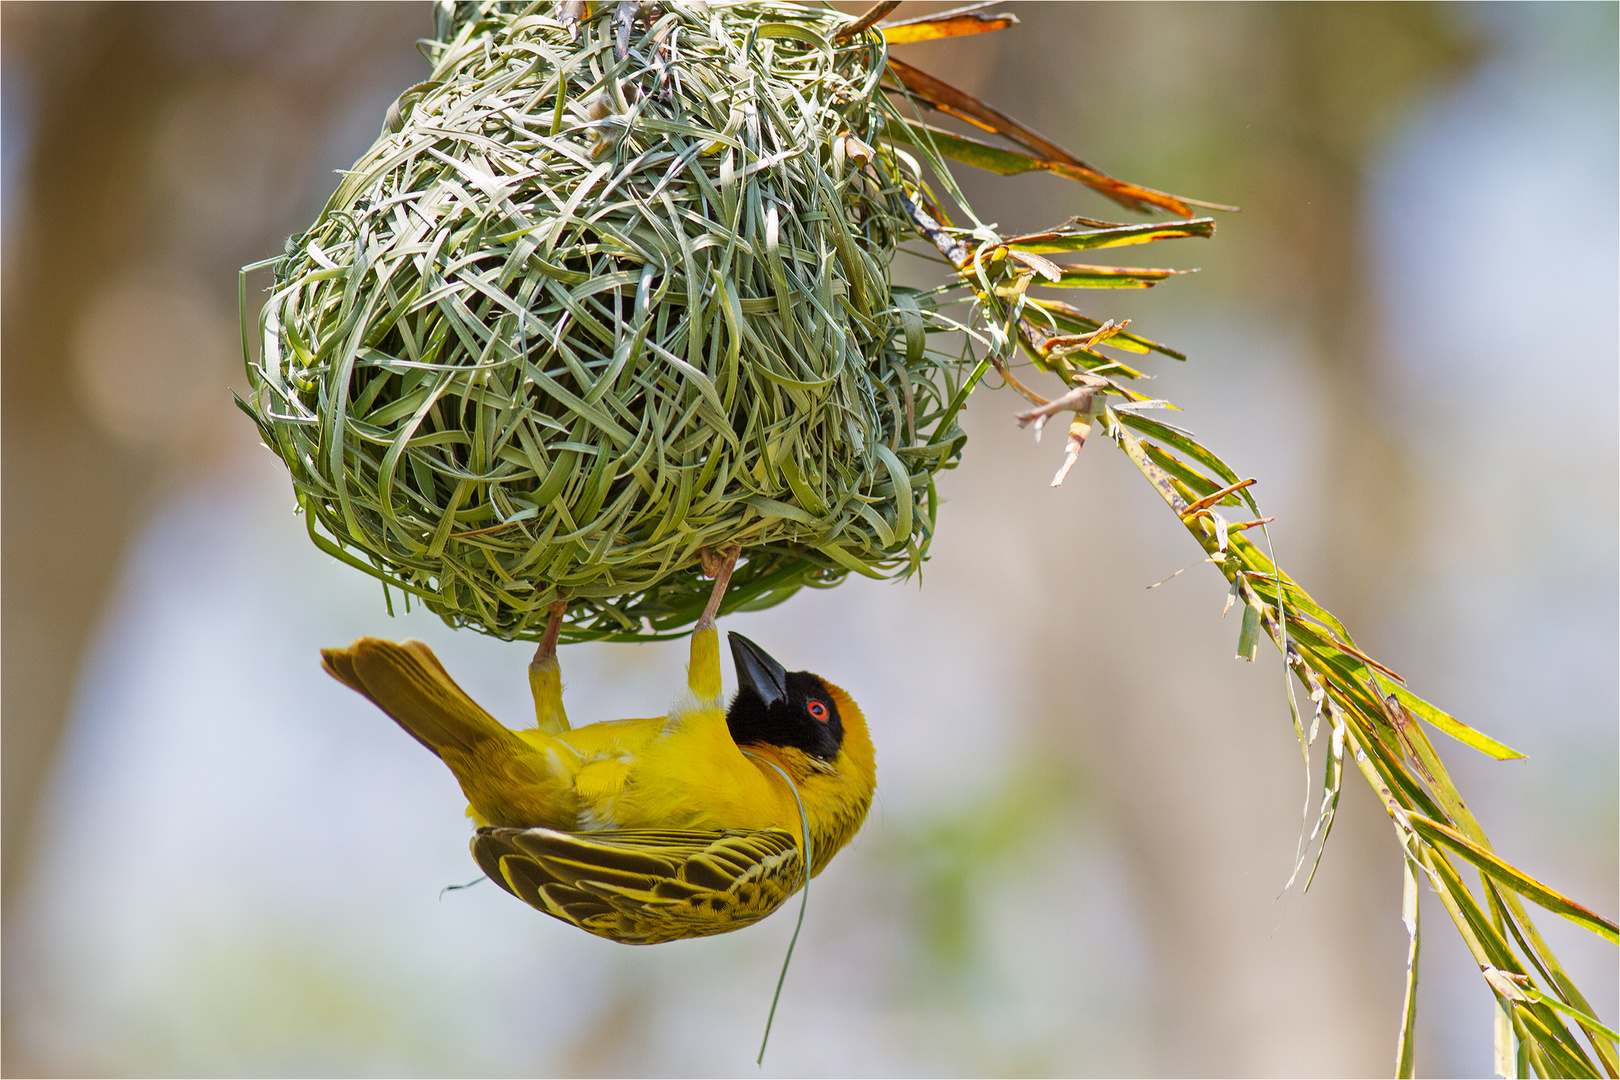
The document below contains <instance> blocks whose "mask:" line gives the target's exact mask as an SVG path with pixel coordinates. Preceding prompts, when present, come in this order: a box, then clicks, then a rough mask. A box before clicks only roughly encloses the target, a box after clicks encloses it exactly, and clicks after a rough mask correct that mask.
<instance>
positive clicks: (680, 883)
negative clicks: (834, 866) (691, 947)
mask: <svg viewBox="0 0 1620 1080" xmlns="http://www.w3.org/2000/svg"><path fill="white" fill-rule="evenodd" d="M472 848H473V857H474V858H476V859H477V860H478V865H479V866H481V867H482V868H483V870H484V873H486V874H488V875H489V877H490V879H491V880H493V881H494V882H495V883H496V884H497V885H500V886H501V887H502V888H504V889H506V890H507V891H508V892H510V893H511V894H512V895H514V896H516V897H517V898H518V899H520V900H523V901H524V902H525V903H528V904H530V905H531V906H533V907H535V908H538V909H539V910H541V911H544V912H545V913H546V914H548V915H552V916H555V917H556V918H559V919H562V920H563V921H564V922H569V923H573V924H574V925H575V926H578V927H580V928H581V929H583V930H588V931H590V932H591V933H593V934H597V935H599V936H601V937H605V938H610V939H612V940H614V941H620V942H624V943H626V944H631V945H644V944H652V943H654V942H660V941H673V940H675V939H677V938H687V937H702V936H705V935H708V934H720V933H724V932H726V931H728V930H735V929H738V928H739V927H743V926H747V925H748V924H750V923H753V922H756V921H758V920H759V919H762V918H764V917H765V916H766V915H769V914H770V913H771V912H772V911H775V910H776V909H777V908H778V907H780V906H781V904H782V902H783V901H784V900H786V899H787V898H788V897H789V896H791V895H792V894H793V893H794V892H795V891H796V890H797V889H798V888H799V886H800V885H801V884H802V881H803V873H804V871H803V863H802V862H801V861H800V859H799V846H798V842H797V839H796V838H795V837H794V836H793V834H792V833H789V832H786V831H784V830H781V829H758V830H729V831H725V832H718V831H716V832H693V831H680V830H667V829H636V830H620V831H611V832H592V833H573V832H559V831H557V830H554V829H514V828H500V827H486V828H482V829H479V830H478V833H477V835H476V836H475V837H474V838H473V843H472Z"/></svg>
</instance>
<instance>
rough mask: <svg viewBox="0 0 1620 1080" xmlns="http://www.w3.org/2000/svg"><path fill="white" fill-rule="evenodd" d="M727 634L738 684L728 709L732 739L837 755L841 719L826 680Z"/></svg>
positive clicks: (741, 743)
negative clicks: (784, 665)
mask: <svg viewBox="0 0 1620 1080" xmlns="http://www.w3.org/2000/svg"><path fill="white" fill-rule="evenodd" d="M726 636H727V637H728V638H729V639H730V641H731V658H732V659H733V660H735V661H736V662H737V682H738V683H739V688H738V690H737V696H736V697H734V698H732V699H731V708H729V709H727V710H726V727H728V728H730V729H731V741H732V742H734V743H736V744H737V745H738V746H746V745H748V744H749V743H767V744H769V745H771V746H796V747H798V748H799V749H800V750H803V751H804V752H805V753H807V754H812V755H814V756H816V757H818V758H821V759H822V760H823V761H831V760H833V759H834V758H836V757H837V756H838V748H839V747H840V746H842V745H843V744H844V722H843V719H842V718H841V717H840V716H839V715H838V705H837V704H836V703H835V702H834V701H833V696H832V694H831V693H830V692H828V690H827V684H826V683H824V682H822V681H821V679H820V678H819V677H818V676H815V675H812V674H810V673H809V672H808V671H784V670H783V669H782V665H781V664H778V663H777V662H776V661H775V660H773V659H772V658H771V656H770V654H769V653H767V652H766V651H765V650H764V649H762V648H760V647H759V646H758V645H755V644H754V643H753V642H752V641H749V640H748V639H747V638H745V637H743V636H742V635H741V634H727V635H726Z"/></svg>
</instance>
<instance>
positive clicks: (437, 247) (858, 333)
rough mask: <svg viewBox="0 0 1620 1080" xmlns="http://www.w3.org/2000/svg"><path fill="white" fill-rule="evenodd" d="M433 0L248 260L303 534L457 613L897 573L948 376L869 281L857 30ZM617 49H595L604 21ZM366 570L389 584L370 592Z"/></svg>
mask: <svg viewBox="0 0 1620 1080" xmlns="http://www.w3.org/2000/svg"><path fill="white" fill-rule="evenodd" d="M599 8H600V9H605V10H602V14H601V16H600V17H597V18H591V19H586V20H584V21H579V22H572V21H565V16H564V13H563V12H562V11H560V10H559V9H558V8H556V7H554V6H551V5H546V4H532V5H500V4H483V5H467V4H462V5H459V6H456V7H451V6H448V5H446V6H444V7H441V9H440V28H441V32H440V35H439V40H437V41H436V42H434V43H432V45H431V51H432V56H433V59H434V69H433V74H432V77H431V78H430V79H429V80H428V81H427V82H424V83H422V84H420V85H419V86H416V87H413V88H412V89H411V90H410V91H407V92H406V94H405V95H404V96H403V97H402V98H401V99H400V101H399V102H398V103H397V104H396V105H395V106H394V108H393V109H392V110H391V111H390V113H389V123H388V130H386V131H384V133H383V134H382V136H381V137H380V138H379V139H378V141H377V143H376V144H375V145H374V146H373V147H372V148H371V150H370V151H369V152H368V153H367V154H366V155H365V156H364V157H363V158H362V159H361V160H360V161H359V162H358V163H357V164H356V165H355V166H354V168H353V169H352V170H351V171H350V172H349V173H348V174H347V175H346V177H345V179H344V180H343V182H342V184H341V185H340V186H339V188H338V190H337V192H336V194H334V195H333V196H332V199H331V201H330V202H329V203H328V204H327V207H326V209H325V210H324V211H323V212H322V213H321V216H320V218H319V219H318V220H317V221H316V222H315V224H314V226H313V227H311V228H310V230H309V231H308V232H306V233H304V234H303V235H301V236H297V237H294V238H293V239H292V240H291V241H289V244H288V248H287V253H286V254H285V255H284V256H282V257H281V258H280V259H278V260H276V261H275V262H274V264H273V265H274V269H275V285H274V288H273V290H272V295H271V297H270V299H269V301H268V303H267V304H266V305H265V307H264V310H263V313H262V315H261V316H260V327H261V331H262V334H261V337H262V341H263V346H262V355H261V358H260V359H259V360H258V361H257V362H256V363H255V362H253V361H252V360H251V359H250V362H249V376H250V380H251V385H252V388H253V394H252V403H251V405H250V407H249V411H250V412H251V413H252V414H253V416H254V418H255V420H256V421H257V422H258V424H259V427H260V430H261V432H262V433H263V436H264V440H265V442H266V444H267V445H269V446H270V447H271V448H272V449H273V450H275V452H276V453H277V454H279V455H280V456H281V458H282V459H283V460H284V461H285V462H286V463H287V466H288V467H289V468H290V469H291V471H292V476H293V482H294V485H295V487H296V489H297V494H298V500H299V503H300V505H301V506H302V508H303V510H304V512H305V513H306V515H307V517H308V521H309V528H310V534H311V536H312V537H313V538H314V539H315V542H316V543H317V544H319V545H320V546H321V547H322V548H323V549H325V550H327V551H328V552H330V553H331V554H333V555H336V556H338V557H339V558H342V559H344V560H345V561H347V562H349V563H351V564H352V565H355V566H358V567H360V568H361V569H364V570H366V571H367V572H368V573H371V574H374V575H376V576H377V577H379V578H381V579H382V580H383V581H384V582H385V583H386V584H387V585H394V586H397V587H399V588H400V589H401V590H403V591H404V593H405V594H407V596H408V597H409V596H415V597H418V598H420V600H421V601H422V602H424V603H425V604H426V605H427V607H428V608H430V609H431V610H433V611H435V612H437V613H438V614H439V615H441V616H442V617H443V618H444V619H445V620H446V621H447V622H450V623H451V624H453V625H458V626H460V625H468V626H473V627H476V628H478V629H480V630H483V631H486V632H488V633H492V634H495V635H497V636H500V637H503V638H535V637H538V636H539V634H540V632H541V631H542V630H543V628H544V625H545V620H546V615H547V608H548V605H549V604H550V603H551V602H552V601H554V600H556V599H559V598H563V599H566V600H567V601H568V602H569V609H568V621H567V623H566V624H565V635H566V636H568V637H570V638H574V639H579V638H591V637H603V638H618V639H621V640H623V639H636V638H644V637H648V636H660V635H662V634H667V633H672V632H675V631H678V630H679V629H681V628H682V627H684V626H686V625H687V624H689V623H691V622H692V621H693V620H695V619H696V617H697V615H698V613H699V611H700V610H701V607H702V603H703V600H704V598H705V596H706V595H707V592H708V588H709V585H708V582H706V581H704V580H702V579H701V578H700V576H699V573H698V570H697V567H698V563H699V553H700V551H701V549H702V548H704V547H706V546H707V547H712V548H721V547H724V546H727V545H731V544H739V545H741V546H742V549H743V556H744V559H745V560H746V561H745V563H744V565H742V566H740V567H739V569H738V571H737V574H736V576H735V578H734V579H733V588H732V591H731V594H730V603H728V605H727V610H737V609H748V608H760V607H765V606H768V605H770V604H774V603H777V602H779V601H781V600H783V599H785V598H786V597H787V596H789V595H791V594H792V593H793V592H795V591H796V590H798V589H799V588H801V587H803V586H805V585H815V586H825V585H831V584H834V583H836V582H838V581H840V580H842V579H843V578H844V577H845V576H846V575H847V574H848V573H850V572H851V571H854V572H857V573H862V574H867V575H869V576H888V575H893V574H897V573H906V572H909V571H910V570H912V569H914V568H915V567H916V566H917V565H918V563H919V562H920V560H921V559H922V557H923V555H924V553H925V551H926V549H927V544H928V540H929V537H930V535H931V533H932V528H933V521H934V511H935V506H936V501H935V498H934V495H933V487H932V478H933V475H934V474H935V473H936V472H938V471H939V470H940V469H942V468H946V467H948V466H950V465H953V464H954V463H955V461H956V458H957V456H958V454H959V453H960V450H961V447H962V443H963V442H964V440H965V436H964V435H963V434H962V432H961V430H960V428H958V427H957V425H956V423H955V415H956V412H957V410H958V408H959V407H960V405H961V398H962V396H963V388H962V387H961V386H960V385H959V384H958V381H957V377H956V375H955V372H954V369H953V367H952V366H951V365H950V363H949V362H948V361H944V360H941V359H940V358H939V357H937V356H935V355H933V354H932V353H930V352H929V351H928V349H927V348H926V347H925V345H926V333H927V331H928V330H929V328H930V325H931V324H930V317H929V316H930V313H929V311H928V308H927V304H926V300H925V299H924V298H922V297H920V296H918V295H917V294H914V293H911V292H909V291H907V290H904V289H900V288H897V287H894V286H892V285H890V283H889V263H890V260H891V258H892V256H893V254H894V251H895V244H896V242H897V241H899V240H901V239H904V238H905V236H906V235H907V233H908V231H909V230H910V227H911V226H910V222H909V220H908V219H907V218H906V216H905V209H904V206H903V203H902V201H901V193H900V187H899V183H898V177H897V174H896V171H895V170H896V168H897V167H898V166H897V163H896V161H895V160H894V159H893V158H892V157H889V156H888V155H889V153H890V151H881V152H880V151H877V150H875V149H874V147H876V146H877V145H878V135H879V132H880V131H881V130H882V127H883V119H882V115H881V109H882V108H883V106H882V104H881V102H880V101H879V100H877V87H878V80H879V77H880V75H881V73H882V71H883V67H884V63H885V52H884V46H883V44H882V42H881V41H880V40H879V39H878V36H877V35H875V34H868V33H861V34H856V35H854V36H853V37H852V38H851V39H850V40H848V41H844V42H835V41H834V35H835V34H836V32H837V31H838V29H839V28H840V27H841V26H844V25H847V24H848V22H849V21H850V19H849V17H848V16H845V15H842V14H840V13H838V12H833V11H813V10H808V9H805V8H801V7H796V6H791V5H788V4H780V3H768V2H767V3H742V4H736V5H729V6H718V5H717V6H714V7H709V6H706V5H704V4H701V3H691V4H683V3H678V2H677V3H671V4H668V5H663V6H660V7H657V8H647V9H644V10H645V12H646V14H644V15H643V17H642V18H641V19H640V20H639V22H637V23H635V24H633V25H632V24H631V23H629V22H625V23H623V24H620V25H616V24H615V22H614V18H613V9H611V8H610V7H609V6H608V5H605V4H604V5H599ZM616 39H617V40H616ZM385 591H386V588H385Z"/></svg>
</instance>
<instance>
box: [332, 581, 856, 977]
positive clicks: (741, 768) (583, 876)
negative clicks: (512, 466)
mask: <svg viewBox="0 0 1620 1080" xmlns="http://www.w3.org/2000/svg"><path fill="white" fill-rule="evenodd" d="M735 559H736V552H735V550H733V551H732V552H731V553H730V554H729V557H728V558H727V559H726V560H725V561H724V563H723V564H722V565H721V566H720V567H719V568H718V570H717V572H716V574H715V578H716V580H715V587H714V593H713V595H712V596H711V597H710V599H709V604H708V607H707V609H706V610H705V612H704V614H703V617H702V618H701V619H700V620H699V621H698V624H697V627H696V628H695V629H694V630H693V632H692V646H691V649H692V651H691V660H690V663H689V665H688V667H687V692H686V694H685V695H684V696H683V697H682V698H681V700H680V701H679V702H677V703H676V705H675V707H674V708H673V709H671V710H670V712H669V714H668V715H667V716H656V717H649V718H647V719H639V720H606V721H603V722H601V723H597V724H590V725H588V726H586V727H581V728H573V727H570V726H569V723H568V716H567V714H566V712H565V711H564V710H563V703H562V678H561V669H560V667H559V665H558V661H557V656H556V642H557V634H558V632H559V631H560V629H561V624H562V614H563V606H562V605H561V604H558V605H555V606H554V607H553V608H552V612H551V622H550V625H549V626H548V628H547V632H546V635H545V637H544V638H543V639H542V641H541V644H540V647H539V649H538V650H537V651H536V654H535V659H534V662H533V663H532V664H531V665H530V667H529V682H530V686H531V689H532V690H533V693H534V703H535V720H536V724H535V726H534V727H532V728H524V729H521V730H517V731H513V730H510V729H508V728H507V727H505V726H504V725H503V724H501V723H500V721H498V720H496V719H495V718H494V717H493V716H491V715H489V713H487V712H485V711H484V710H483V709H482V708H480V707H479V706H478V704H477V703H476V702H474V701H473V700H472V699H471V698H470V697H468V696H467V695H466V693H465V692H463V691H462V689H461V688H460V687H459V686H457V685H456V683H455V680H453V679H452V678H451V677H450V675H449V673H448V672H446V671H445V669H444V667H443V665H441V664H440V663H439V661H438V658H437V657H435V656H434V655H433V652H432V650H430V649H429V648H428V647H427V646H426V645H425V644H423V643H422V642H420V641H407V642H405V643H404V644H396V643H394V642H391V641H383V640H380V639H378V638H361V639H359V640H358V641H356V642H355V643H354V644H352V645H350V646H349V647H348V648H346V649H325V650H322V653H321V656H322V660H323V664H322V666H323V667H325V669H326V670H327V671H328V672H329V673H330V674H332V675H333V676H335V677H336V678H337V679H338V680H340V681H341V682H343V683H344V684H346V685H347V686H349V687H351V688H353V689H355V690H357V691H359V692H360V693H362V694H364V695H365V696H366V697H368V698H370V699H371V700H372V702H374V703H375V704H376V705H377V706H378V707H379V708H381V709H382V710H383V711H384V712H386V713H387V714H388V715H389V716H391V717H393V719H394V720H395V721H396V722H398V724H399V725H400V727H402V728H404V729H405V730H406V731H407V732H409V733H410V734H411V735H412V736H414V737H415V738H416V739H417V741H419V742H421V743H422V744H423V745H424V746H426V747H427V748H428V749H429V750H431V751H433V752H434V753H435V754H437V755H438V756H439V758H440V760H442V761H443V762H444V763H445V764H446V765H448V766H449V767H450V771H451V772H453V773H454V774H455V776H456V779H457V780H459V781H460V782H461V790H462V791H463V792H464V793H465V794H466V796H467V801H468V802H469V803H470V804H471V805H470V808H469V810H468V813H469V815H470V816H471V817H472V818H473V819H474V821H475V822H476V823H477V825H478V830H477V833H476V834H475V835H474V837H473V841H472V851H473V857H474V858H475V859H477V860H478V865H479V866H480V867H482V868H483V870H484V873H485V874H487V875H488V876H489V878H490V880H492V881H494V882H495V883H496V884H497V885H499V886H501V887H502V888H504V889H505V890H506V891H507V892H509V893H511V894H512V895H513V896H516V897H517V898H518V899H520V900H523V901H525V902H526V903H528V904H530V905H532V906H534V907H536V908H539V909H540V910H541V911H543V912H545V913H546V914H548V915H552V916H555V917H556V918H559V919H562V920H563V921H564V922H569V923H572V924H574V925H575V926H578V927H580V928H581V929H583V930H587V931H589V932H590V933H593V934H596V935H598V936H600V937H605V938H609V939H611V940H613V941H619V942H624V943H626V944H633V945H643V944H652V943H654V942H660V941H673V940H675V939H677V938H687V937H702V936H704V935H707V934H721V933H725V932H726V931H728V930H736V929H739V928H740V927H743V926H747V925H749V924H750V923H753V922H757V921H758V920H760V919H762V918H764V917H765V916H766V915H769V914H770V913H771V912H772V911H775V910H776V909H777V908H778V907H780V906H781V904H782V902H783V901H785V900H786V899H787V898H788V897H789V896H791V895H792V894H793V893H794V892H796V891H797V890H798V889H799V887H800V886H801V885H803V884H804V881H805V877H804V860H803V856H802V853H801V850H800V849H801V847H802V846H803V839H802V837H803V834H804V833H805V831H808V834H809V841H810V873H811V875H812V876H814V875H815V874H819V873H820V872H821V870H822V869H823V868H824V867H825V866H826V865H827V863H828V861H829V860H831V859H832V857H833V856H834V855H835V854H837V853H838V850H839V849H840V848H842V847H843V846H844V844H845V843H847V842H848V841H849V839H850V838H851V837H852V836H854V835H855V833H856V831H857V830H859V829H860V827H861V823H862V822H863V821H864V820H865V819H866V811H867V808H868V807H869V806H870V805H871V802H872V790H873V786H874V783H875V772H874V761H873V751H872V740H871V737H870V736H869V735H868V733H867V729H866V719H865V718H864V717H863V716H862V715H861V710H860V708H859V706H857V705H856V704H855V702H854V701H853V700H852V699H851V698H850V696H849V695H848V694H846V693H845V692H844V691H843V690H841V689H839V688H838V687H836V686H834V685H832V684H831V683H829V682H827V681H826V680H824V679H822V678H821V677H819V676H817V675H812V674H810V673H809V672H807V671H794V672H789V671H786V670H784V669H783V667H782V665H781V664H779V663H777V662H776V661H775V660H773V659H772V658H771V657H770V656H769V655H768V654H767V653H766V652H765V651H764V650H763V649H761V648H760V647H759V646H758V645H755V644H754V643H753V642H751V641H749V640H748V639H747V638H745V637H743V636H741V635H740V634H731V635H729V637H730V644H731V654H732V657H733V659H734V660H735V661H736V665H737V677H738V681H739V683H740V687H739V689H738V692H737V694H736V696H735V697H734V698H733V699H732V702H731V705H730V707H729V708H727V707H725V706H724V705H723V704H722V701H721V686H720V640H719V633H718V631H717V630H716V629H715V625H714V615H715V612H716V611H717V610H718V608H719V606H720V599H721V597H722V596H723V595H724V592H725V587H726V584H727V581H728V580H729V578H730V576H731V568H732V566H733V565H734V563H735ZM789 781H791V784H790V782H789ZM801 805H802V808H803V810H802V816H801V809H800V808H801Z"/></svg>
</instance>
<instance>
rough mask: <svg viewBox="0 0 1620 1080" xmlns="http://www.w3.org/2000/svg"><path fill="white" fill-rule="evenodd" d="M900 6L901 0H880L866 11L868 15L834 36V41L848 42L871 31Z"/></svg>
mask: <svg viewBox="0 0 1620 1080" xmlns="http://www.w3.org/2000/svg"><path fill="white" fill-rule="evenodd" d="M899 6H900V0H878V2H877V3H876V4H873V5H872V6H871V7H869V8H867V9H866V13H865V14H864V15H862V16H861V17H860V18H858V19H856V20H855V21H854V22H852V23H850V24H849V25H848V26H846V27H844V28H843V29H842V30H840V31H838V33H836V34H834V35H833V40H834V41H846V40H848V39H849V38H852V37H854V36H855V35H856V34H859V33H863V32H865V31H867V30H870V29H871V28H872V27H873V26H875V25H877V21H878V20H879V19H881V18H883V16H885V15H887V14H888V13H889V12H891V11H893V10H894V9H895V8H897V7H899Z"/></svg>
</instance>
